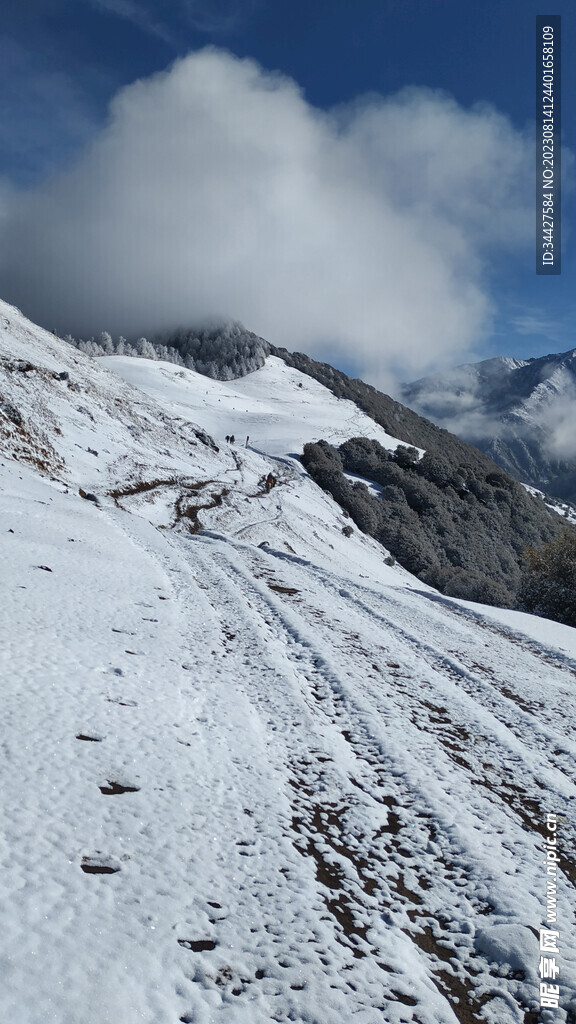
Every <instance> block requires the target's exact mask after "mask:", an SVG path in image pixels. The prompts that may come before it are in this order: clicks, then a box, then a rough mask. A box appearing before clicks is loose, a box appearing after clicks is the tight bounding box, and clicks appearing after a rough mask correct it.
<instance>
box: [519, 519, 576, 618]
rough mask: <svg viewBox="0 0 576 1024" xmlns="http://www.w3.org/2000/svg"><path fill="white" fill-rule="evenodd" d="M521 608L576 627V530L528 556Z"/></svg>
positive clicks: (569, 529)
mask: <svg viewBox="0 0 576 1024" xmlns="http://www.w3.org/2000/svg"><path fill="white" fill-rule="evenodd" d="M523 562H524V565H523V571H522V579H521V583H520V589H519V591H518V607H519V608H520V609H521V610H522V611H526V612H532V614H533V615H543V616H544V618H547V619H555V620H556V622H564V623H566V625H567V626H576V529H574V527H573V526H565V527H564V529H563V530H562V532H561V533H560V534H559V535H558V536H557V537H555V538H554V539H553V540H551V541H549V542H548V543H547V544H544V546H543V547H541V548H533V547H528V548H526V551H525V552H524V559H523Z"/></svg>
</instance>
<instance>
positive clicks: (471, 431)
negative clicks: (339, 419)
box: [402, 350, 576, 502]
mask: <svg viewBox="0 0 576 1024" xmlns="http://www.w3.org/2000/svg"><path fill="white" fill-rule="evenodd" d="M402 400H403V401H405V402H407V403H408V404H409V405H410V406H411V407H412V408H414V409H416V410H417V411H419V412H421V413H422V415H424V416H428V417H430V419H432V420H434V422H435V423H439V424H441V425H442V426H444V427H446V428H447V429H448V430H450V431H452V432H454V433H456V434H458V435H459V436H461V437H463V438H465V439H466V440H468V441H470V442H472V443H473V444H475V445H476V446H477V447H478V448H480V449H481V451H483V452H486V454H487V455H489V456H490V457H491V458H493V459H494V461H495V462H497V463H498V464H499V465H500V466H502V467H503V469H505V470H506V471H507V472H508V473H511V474H512V476H515V477H516V478H517V479H519V480H521V481H523V482H525V483H528V484H531V485H533V486H534V487H537V488H540V489H541V490H544V491H546V492H547V493H549V494H552V495H555V496H557V497H560V498H566V499H568V500H570V501H572V502H574V501H576V459H575V451H574V443H573V442H574V422H575V411H574V410H575V409H576V350H574V351H573V350H570V351H569V352H564V353H561V354H558V355H548V356H542V357H541V358H539V359H529V360H521V359H512V358H508V357H501V358H496V359H487V360H484V361H483V362H480V363H473V364H467V365H464V366H457V367H455V368H454V369H453V370H445V371H443V372H442V373H439V374H434V375H432V376H430V377H423V378H422V379H421V380H417V381H414V382H413V383H411V384H406V385H404V386H403V388H402Z"/></svg>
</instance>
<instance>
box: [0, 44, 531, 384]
mask: <svg viewBox="0 0 576 1024" xmlns="http://www.w3.org/2000/svg"><path fill="white" fill-rule="evenodd" d="M528 152H529V144H528V143H527V142H526V140H525V139H523V138H522V137H521V136H520V135H519V134H518V133H517V132H515V131H514V130H513V128H512V127H511V126H510V124H509V123H508V122H507V120H506V119H505V118H504V117H502V116H501V115H499V114H498V113H496V112H495V111H494V110H492V109H490V108H487V107H482V108H477V109H474V110H472V111H465V110H463V109H462V108H460V107H459V106H458V105H457V104H456V103H455V102H454V101H453V100H451V99H450V98H449V97H447V96H445V95H442V94H438V93H434V92H431V91H429V90H421V89H409V90H406V91H404V92H402V93H400V94H399V95H397V96H393V97H391V98H388V99H383V98H382V97H378V96H374V97H370V98H368V99H365V100H364V101H362V102H361V103H358V104H355V105H354V106H352V107H349V108H345V109H339V110H337V111H334V112H332V113H329V114H326V113H323V112H320V111H318V110H315V109H314V108H312V107H311V106H310V105H309V104H307V102H306V101H305V99H304V98H303V96H302V94H301V93H300V91H299V90H298V88H297V86H296V85H295V84H294V82H292V81H291V80H289V79H287V78H285V77H282V76H279V75H275V74H269V73H266V72H265V71H263V70H262V69H261V68H260V67H259V66H258V65H257V64H255V63H254V62H252V61H249V60H239V59H237V58H235V57H233V56H231V55H230V54H228V53H225V52H222V51H217V50H213V49H206V50H203V51H201V52H199V53H195V54H192V55H190V56H188V57H187V58H185V59H184V60H181V61H178V62H177V63H176V64H175V65H174V66H173V67H172V68H171V69H170V70H169V71H167V72H164V73H162V74H158V75H155V76H153V77H151V78H149V79H146V80H142V81H138V82H136V83H134V84H133V85H131V86H129V87H127V88H125V89H123V90H122V91H121V92H120V93H119V94H118V95H117V96H116V98H115V100H114V102H113V104H112V107H111V113H110V120H109V123H108V125H107V127H106V128H105V130H104V131H102V133H101V134H100V136H99V137H98V138H97V139H96V141H95V142H94V143H93V145H92V146H91V147H90V148H89V149H88V151H87V152H86V153H85V154H84V156H83V158H82V159H81V160H80V162H79V163H78V164H77V165H76V166H75V167H74V168H73V169H72V170H70V171H69V172H67V173H66V174H64V175H61V176H60V177H58V178H57V179H56V180H54V181H52V182H50V183H49V184H47V185H45V186H44V187H42V188H39V189H38V190H36V191H35V192H32V193H29V194H27V195H23V196H21V197H20V199H19V200H18V201H16V202H14V203H12V204H11V208H10V210H9V212H8V216H7V218H6V222H5V225H4V229H3V231H2V236H3V239H2V245H1V252H2V257H1V269H0V285H1V287H2V291H3V294H4V296H5V297H6V298H7V299H8V300H10V301H14V302H16V303H17V304H18V305H20V306H22V307H23V308H24V310H25V312H27V313H28V315H31V316H33V317H35V318H37V319H39V320H40V321H41V322H42V323H44V324H46V325H47V326H49V327H53V326H56V327H58V328H59V329H61V330H71V331H72V332H73V333H84V334H86V333H93V332H95V331H98V330H100V329H102V328H106V329H108V330H111V331H112V332H113V333H119V332H122V333H124V334H134V333H142V332H144V333H152V332H153V331H154V330H156V329H158V328H163V327H166V326H171V325H176V324H190V323H192V322H197V321H198V320H199V319H201V318H207V317H214V316H221V315H224V316H230V317H234V318H238V319H240V320H242V321H243V322H244V323H245V324H246V325H247V326H248V327H249V328H250V329H251V330H254V331H256V332H258V333H260V334H262V335H264V336H265V337H267V338H269V339H270V340H271V341H273V342H274V343H276V344H280V345H285V346H286V347H287V348H289V349H301V350H304V351H307V352H309V353H310V354H315V355H316V356H319V357H320V358H330V357H331V358H337V356H338V353H340V354H341V355H342V356H343V357H344V358H345V357H346V355H348V356H349V357H352V358H353V359H354V361H355V363H356V364H357V365H358V366H359V367H360V368H361V372H362V373H363V375H364V376H368V377H369V378H370V379H371V380H373V381H378V382H380V383H381V384H385V383H389V382H390V377H391V375H393V374H395V373H398V374H399V375H400V376H401V377H404V379H406V378H408V379H409V378H410V377H414V376H416V375H422V374H424V373H425V372H427V371H428V370H429V369H430V368H432V367H434V366H436V365H438V364H439V363H440V362H441V361H442V360H444V361H446V360H448V359H453V358H455V357H456V355H458V356H459V357H460V356H462V354H463V353H466V352H467V351H468V350H469V348H470V347H471V346H473V345H474V344H477V343H478V342H479V340H480V339H481V338H482V336H483V332H485V331H487V330H489V324H490V313H491V304H490V298H489V295H488V293H487V291H486V290H485V287H484V285H483V268H484V265H485V261H486V259H487V258H488V257H489V254H490V252H491V251H493V249H494V247H496V248H501V247H503V246H512V245H522V244H525V243H526V241H527V240H529V239H530V232H531V230H532V221H533V211H532V209H531V205H530V204H531V199H532V196H531V185H530V170H529V169H530V167H531V162H530V160H529V159H528V157H527V154H528ZM524 176H526V180H525V177H524Z"/></svg>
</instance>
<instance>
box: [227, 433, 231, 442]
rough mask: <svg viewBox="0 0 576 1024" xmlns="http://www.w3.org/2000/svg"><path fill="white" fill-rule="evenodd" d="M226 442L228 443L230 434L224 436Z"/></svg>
mask: <svg viewBox="0 0 576 1024" xmlns="http://www.w3.org/2000/svg"><path fill="white" fill-rule="evenodd" d="M226 440H227V441H228V442H229V441H230V434H226Z"/></svg>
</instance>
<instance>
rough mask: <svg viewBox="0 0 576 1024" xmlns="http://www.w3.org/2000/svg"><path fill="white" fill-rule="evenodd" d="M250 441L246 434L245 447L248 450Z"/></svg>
mask: <svg viewBox="0 0 576 1024" xmlns="http://www.w3.org/2000/svg"><path fill="white" fill-rule="evenodd" d="M249 440H250V438H249V437H248V434H246V443H245V445H244V447H245V448H247V447H248V441H249Z"/></svg>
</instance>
